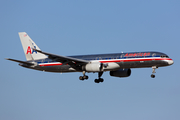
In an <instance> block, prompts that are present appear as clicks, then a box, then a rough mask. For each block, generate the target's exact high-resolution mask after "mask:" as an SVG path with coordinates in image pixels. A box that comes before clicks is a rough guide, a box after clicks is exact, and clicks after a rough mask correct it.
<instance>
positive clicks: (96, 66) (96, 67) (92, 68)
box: [82, 62, 103, 72]
mask: <svg viewBox="0 0 180 120" xmlns="http://www.w3.org/2000/svg"><path fill="white" fill-rule="evenodd" d="M82 69H83V70H85V71H86V72H100V71H103V64H102V63H100V62H92V63H88V64H86V65H85V66H83V67H82Z"/></svg>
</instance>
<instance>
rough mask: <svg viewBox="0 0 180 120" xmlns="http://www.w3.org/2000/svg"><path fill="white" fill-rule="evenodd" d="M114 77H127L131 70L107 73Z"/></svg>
mask: <svg viewBox="0 0 180 120" xmlns="http://www.w3.org/2000/svg"><path fill="white" fill-rule="evenodd" d="M109 73H110V75H111V76H114V77H129V76H130V75H131V69H119V70H116V71H110V72H109Z"/></svg>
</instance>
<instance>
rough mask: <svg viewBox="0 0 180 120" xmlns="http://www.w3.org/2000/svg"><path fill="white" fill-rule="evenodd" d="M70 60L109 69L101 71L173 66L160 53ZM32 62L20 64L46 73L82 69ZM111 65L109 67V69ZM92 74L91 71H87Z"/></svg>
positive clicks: (108, 55)
mask: <svg viewBox="0 0 180 120" xmlns="http://www.w3.org/2000/svg"><path fill="white" fill-rule="evenodd" d="M69 57H71V58H77V59H82V60H86V61H89V63H96V62H98V63H103V64H104V65H106V64H107V65H108V64H109V67H106V68H104V70H103V71H111V67H112V66H113V67H114V68H113V70H118V69H124V68H143V67H152V66H156V67H163V66H169V65H171V64H173V60H172V59H171V58H169V57H168V56H167V55H166V54H164V53H161V52H130V53H113V54H95V55H78V56H69ZM28 62H33V63H35V64H36V66H26V65H23V64H20V65H21V66H23V67H27V68H31V69H36V70H41V71H47V72H61V73H63V72H82V71H84V70H83V69H81V68H80V69H76V68H74V67H72V66H71V65H68V64H64V63H63V64H62V63H60V62H57V61H53V60H52V59H49V58H46V59H39V60H35V61H28ZM110 65H111V67H110ZM87 72H93V71H87Z"/></svg>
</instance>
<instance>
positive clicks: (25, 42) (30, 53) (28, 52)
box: [19, 32, 47, 61]
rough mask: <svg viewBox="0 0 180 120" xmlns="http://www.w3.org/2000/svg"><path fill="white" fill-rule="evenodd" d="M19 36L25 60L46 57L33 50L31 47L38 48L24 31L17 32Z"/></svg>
mask: <svg viewBox="0 0 180 120" xmlns="http://www.w3.org/2000/svg"><path fill="white" fill-rule="evenodd" d="M19 37H20V40H21V43H22V46H23V50H24V54H25V56H26V59H27V61H29V60H38V59H45V58H47V56H46V55H44V54H41V53H38V52H36V51H34V50H33V49H32V48H35V49H37V50H40V49H39V47H38V46H37V45H36V43H35V42H34V41H33V40H32V39H31V38H30V37H29V36H28V34H27V33H26V32H19Z"/></svg>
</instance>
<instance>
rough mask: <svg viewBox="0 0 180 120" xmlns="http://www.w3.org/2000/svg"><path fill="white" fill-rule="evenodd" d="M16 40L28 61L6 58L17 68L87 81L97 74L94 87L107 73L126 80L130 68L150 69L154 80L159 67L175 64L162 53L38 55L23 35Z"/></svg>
mask: <svg viewBox="0 0 180 120" xmlns="http://www.w3.org/2000/svg"><path fill="white" fill-rule="evenodd" d="M19 37H20V40H21V43H22V47H23V50H24V53H25V56H26V59H27V61H21V60H16V59H10V58H6V59H7V60H10V61H14V62H18V63H19V65H20V66H22V67H25V68H30V69H35V70H40V71H45V72H57V73H66V72H82V74H83V76H80V77H79V79H80V80H87V79H88V78H89V77H88V76H87V75H86V73H91V72H92V73H98V79H95V80H94V82H95V83H100V82H103V81H104V79H103V78H101V76H102V75H103V73H104V72H106V71H109V73H110V76H113V77H120V78H121V77H129V76H130V75H131V68H152V74H151V77H152V78H155V73H156V72H155V70H156V69H157V68H158V67H164V66H169V65H172V64H173V63H174V61H173V60H172V59H171V58H169V57H168V56H167V55H166V54H164V53H161V52H153V51H148V52H130V53H122V52H121V53H113V54H94V55H78V56H61V55H56V54H52V53H48V52H44V51H41V50H40V48H39V47H38V46H37V45H36V43H35V42H34V41H33V40H32V39H31V38H30V37H29V36H28V34H27V33H26V32H19Z"/></svg>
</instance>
